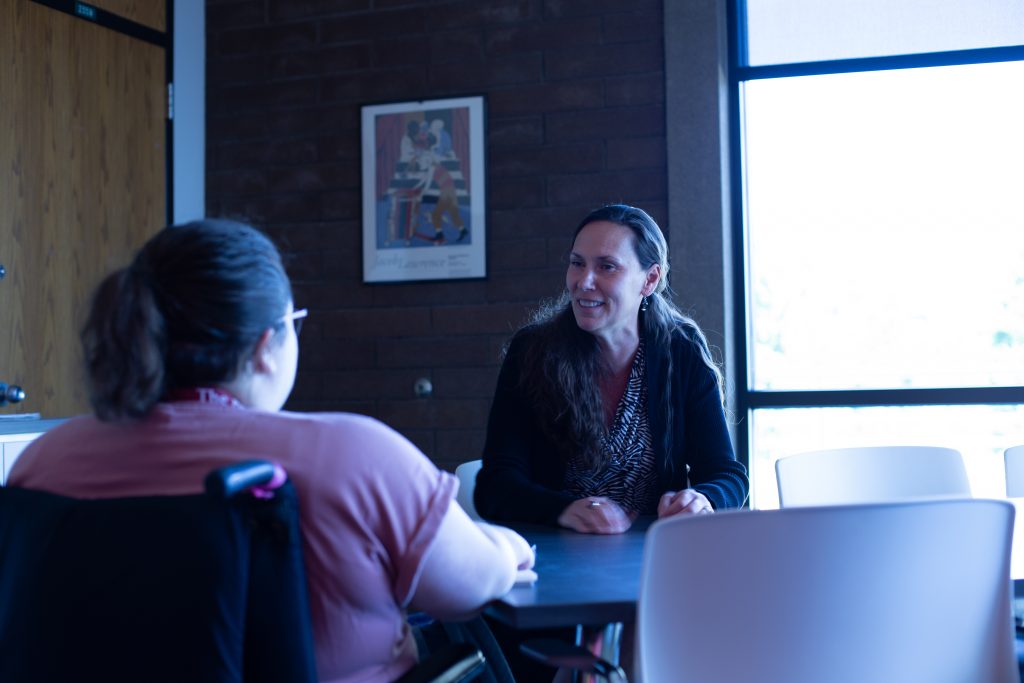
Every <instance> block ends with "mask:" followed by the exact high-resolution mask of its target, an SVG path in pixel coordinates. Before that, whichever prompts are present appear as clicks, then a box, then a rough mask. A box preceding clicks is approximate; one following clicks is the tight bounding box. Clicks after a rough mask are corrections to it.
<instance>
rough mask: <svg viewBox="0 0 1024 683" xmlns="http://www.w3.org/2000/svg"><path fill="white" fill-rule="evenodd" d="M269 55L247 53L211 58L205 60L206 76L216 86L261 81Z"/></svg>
mask: <svg viewBox="0 0 1024 683" xmlns="http://www.w3.org/2000/svg"><path fill="white" fill-rule="evenodd" d="M270 59H271V56H270V55H266V54H249V55H242V56H239V57H222V58H219V59H217V58H212V59H209V60H208V61H207V72H206V78H207V80H208V81H209V82H211V83H217V84H218V87H221V88H222V87H224V86H225V85H229V84H231V85H233V84H240V83H261V82H263V81H264V80H266V78H267V70H268V68H269V67H268V64H270Z"/></svg>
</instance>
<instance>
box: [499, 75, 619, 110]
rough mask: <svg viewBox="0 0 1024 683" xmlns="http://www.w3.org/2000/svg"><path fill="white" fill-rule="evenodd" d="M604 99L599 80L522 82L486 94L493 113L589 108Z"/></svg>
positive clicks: (597, 105) (597, 104)
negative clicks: (535, 83) (522, 83)
mask: <svg viewBox="0 0 1024 683" xmlns="http://www.w3.org/2000/svg"><path fill="white" fill-rule="evenodd" d="M603 102H604V87H603V85H602V83H601V82H600V81H597V80H593V81H566V82H563V83H544V84H541V85H524V86H517V87H513V88H507V89H502V90H496V91H494V92H492V93H491V95H490V97H488V100H487V105H488V109H489V110H490V111H491V112H492V113H493V114H494V115H496V116H503V115H507V114H524V113H542V112H550V111H561V110H565V109H592V108H596V107H600V106H601V104H602V103H603Z"/></svg>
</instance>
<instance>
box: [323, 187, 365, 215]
mask: <svg viewBox="0 0 1024 683" xmlns="http://www.w3.org/2000/svg"><path fill="white" fill-rule="evenodd" d="M361 212H362V197H361V195H360V192H359V190H358V189H351V190H338V191H335V192H328V193H326V194H324V195H323V212H322V214H321V215H322V216H323V218H325V219H328V220H338V219H351V218H358V217H359V216H360V214H361Z"/></svg>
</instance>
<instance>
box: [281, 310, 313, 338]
mask: <svg viewBox="0 0 1024 683" xmlns="http://www.w3.org/2000/svg"><path fill="white" fill-rule="evenodd" d="M307 315H309V309H306V308H300V309H299V310H297V311H292V312H291V313H288V314H286V315H283V316H281V318H280V320H278V321H277V322H278V323H279V324H284V323H286V322H288V321H289V320H291V321H292V327H294V328H295V336H296V337H298V336H299V333H300V332H302V321H303V319H304V318H305V317H306V316H307Z"/></svg>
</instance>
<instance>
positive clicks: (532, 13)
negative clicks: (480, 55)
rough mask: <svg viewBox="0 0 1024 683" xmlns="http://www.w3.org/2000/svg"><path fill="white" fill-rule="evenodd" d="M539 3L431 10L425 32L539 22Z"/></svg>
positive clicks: (467, 2) (506, 0) (469, 0)
mask: <svg viewBox="0 0 1024 683" xmlns="http://www.w3.org/2000/svg"><path fill="white" fill-rule="evenodd" d="M540 4H541V0H487V2H480V0H464V1H463V2H459V3H446V4H444V5H438V6H435V8H433V9H432V11H430V12H429V13H428V15H427V19H428V22H429V30H431V31H440V30H444V29H451V28H467V27H483V26H490V25H494V24H508V23H515V22H519V21H526V20H529V19H539V18H540V17H541V10H540Z"/></svg>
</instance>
